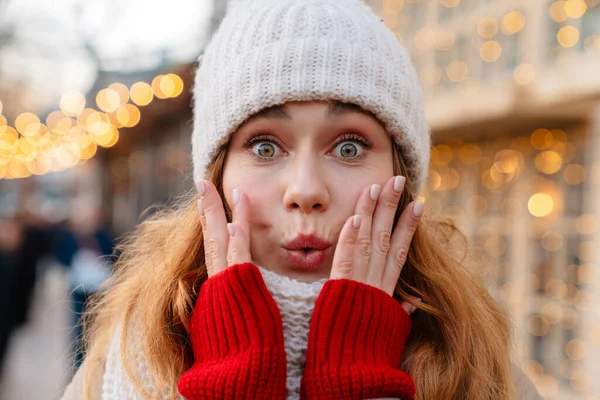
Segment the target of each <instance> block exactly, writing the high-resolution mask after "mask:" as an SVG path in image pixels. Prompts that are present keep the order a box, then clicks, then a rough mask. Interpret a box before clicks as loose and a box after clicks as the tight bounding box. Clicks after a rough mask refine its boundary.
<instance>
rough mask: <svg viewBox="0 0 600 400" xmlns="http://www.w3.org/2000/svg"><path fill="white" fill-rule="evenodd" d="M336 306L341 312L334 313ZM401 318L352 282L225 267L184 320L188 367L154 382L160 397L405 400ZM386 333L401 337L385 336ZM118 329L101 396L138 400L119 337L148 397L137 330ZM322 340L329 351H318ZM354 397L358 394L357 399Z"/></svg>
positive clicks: (377, 294)
mask: <svg viewBox="0 0 600 400" xmlns="http://www.w3.org/2000/svg"><path fill="white" fill-rule="evenodd" d="M322 289H323V290H322ZM352 299H354V300H352ZM342 303H344V304H347V306H346V307H341V308H340V305H341V304H342ZM380 303H381V304H380ZM394 304H395V305H396V306H397V307H396V306H394ZM340 310H341V311H340ZM353 310H356V311H359V313H358V314H356V313H354V312H353ZM372 312H373V316H371V313H372ZM387 312H393V313H396V314H397V315H396V316H394V315H388V314H387ZM402 313H404V311H403V310H402V309H401V307H400V306H399V304H398V303H397V302H396V301H395V300H394V299H393V298H392V297H390V296H389V295H387V294H386V293H384V292H382V291H381V290H379V289H375V288H372V287H369V286H367V285H364V284H361V283H358V282H352V281H347V280H334V281H327V280H326V279H322V280H320V281H317V282H313V283H304V282H300V281H297V280H294V279H290V278H288V277H285V276H281V275H279V274H277V273H275V272H272V271H269V270H267V269H265V268H262V267H258V268H257V267H256V266H255V265H254V264H250V263H246V264H239V265H236V266H233V267H230V268H228V269H227V270H226V271H224V272H221V273H220V274H218V275H216V276H214V277H212V278H210V279H209V280H208V281H206V282H205V283H204V284H203V286H202V288H201V291H200V294H199V296H198V300H197V303H196V307H195V310H194V314H193V316H192V320H191V321H190V325H191V326H190V339H191V341H192V347H193V349H194V357H195V362H194V365H193V366H192V368H191V369H190V370H189V371H187V372H186V373H185V374H184V375H183V376H182V377H181V379H180V380H179V384H178V388H173V387H170V386H169V385H167V384H165V385H161V386H160V392H159V396H158V398H160V399H165V400H166V399H169V400H170V399H173V398H176V399H184V398H187V399H191V400H196V399H217V398H218V399H269V400H271V399H286V400H297V399H307V400H312V399H319V400H329V399H331V400H333V399H340V398H344V399H359V398H360V399H361V400H362V399H368V398H373V397H369V396H367V395H369V394H371V393H373V394H378V395H377V396H374V397H377V398H382V397H395V398H402V399H405V398H410V397H400V395H399V394H398V393H409V392H410V387H411V386H410V384H411V383H412V380H411V378H410V377H408V376H407V375H405V374H404V373H402V371H397V370H395V369H394V367H395V366H396V367H397V365H396V364H398V360H399V359H400V356H401V351H402V349H403V346H404V342H403V340H406V336H407V335H408V331H406V332H405V333H403V332H402V331H403V330H404V329H410V325H407V322H406V321H404V319H403V316H402ZM313 314H314V318H317V321H318V322H316V321H315V320H314V318H313ZM404 314H405V313H404ZM398 318H400V320H402V321H404V324H400V323H398ZM407 318H408V317H407ZM387 320H389V321H390V322H389V323H385V321H387ZM408 321H410V318H408ZM409 323H410V322H408V324H409ZM315 324H319V329H317V328H316V325H315ZM321 328H322V329H321ZM390 329H392V330H393V331H394V334H396V333H397V334H398V336H397V337H396V336H394V337H393V338H392V337H391V336H390ZM380 330H381V332H380V333H378V332H379V331H380ZM309 332H310V333H309ZM121 333H122V330H121V327H119V328H118V329H117V330H116V331H115V334H114V336H113V339H112V341H111V344H110V348H109V353H108V358H107V363H106V367H105V373H104V376H103V380H102V396H101V399H102V400H123V399H127V400H142V399H144V397H143V396H141V395H140V394H139V393H138V392H137V391H136V389H135V387H134V385H133V383H132V382H131V381H130V379H129V378H128V375H127V373H126V372H125V369H124V366H123V363H122V361H121V344H122V340H123V339H124V340H126V341H127V342H128V344H129V346H132V348H133V351H131V352H130V354H132V355H133V359H132V360H131V367H132V371H131V372H132V373H134V374H135V375H136V377H139V378H140V382H141V383H142V384H143V390H144V391H145V392H146V393H148V394H149V395H151V396H154V395H155V394H156V393H157V392H156V385H155V384H154V383H153V382H152V381H151V380H150V372H149V368H148V365H147V361H146V358H145V355H144V353H143V352H142V351H135V349H139V348H140V339H141V338H140V333H139V332H138V331H134V332H132V333H131V334H130V335H128V336H127V337H126V338H122V337H121ZM309 337H310V339H309ZM396 340H399V341H402V343H396ZM363 341H364V342H365V346H361V343H362V342H363ZM357 343H358V344H357ZM366 343H368V345H366ZM324 344H327V346H331V349H330V350H329V351H324V350H323V345H324ZM341 346H346V347H345V348H342V347H341ZM388 346H389V347H388ZM367 347H368V348H367ZM371 347H372V348H371ZM336 349H337V350H336ZM373 350H374V351H373ZM398 351H400V353H399V354H398V355H389V354H387V355H384V354H383V352H394V353H395V352H398ZM341 354H345V355H346V357H347V359H345V361H347V362H349V361H351V360H355V361H356V362H357V364H356V365H355V366H351V367H350V369H353V370H352V371H350V372H348V371H349V370H348V367H349V366H348V364H347V363H342V364H340V363H339V362H338V359H339V356H340V355H341ZM307 355H308V357H310V360H311V361H308V362H307ZM365 368H366V369H369V368H372V371H371V370H366V369H365ZM336 369H339V373H337V372H336ZM384 375H385V376H384ZM400 377H401V378H402V379H404V381H401V379H400ZM402 382H404V383H406V384H407V385H408V388H409V389H408V392H407V389H404V388H403V386H402ZM361 386H363V387H364V389H360V387H361ZM177 390H178V391H179V392H180V393H181V395H182V396H184V397H181V396H179V395H178V394H177V393H176V391H177ZM357 390H358V391H357ZM301 391H302V392H303V393H302V395H301ZM173 393H175V395H173ZM358 393H361V394H365V397H356V396H357V395H358ZM379 394H380V395H379Z"/></svg>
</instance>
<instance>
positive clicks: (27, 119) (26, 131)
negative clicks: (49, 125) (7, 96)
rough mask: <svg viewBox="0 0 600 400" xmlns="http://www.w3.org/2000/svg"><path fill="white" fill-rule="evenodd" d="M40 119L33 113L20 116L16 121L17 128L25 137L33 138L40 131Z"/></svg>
mask: <svg viewBox="0 0 600 400" xmlns="http://www.w3.org/2000/svg"><path fill="white" fill-rule="evenodd" d="M40 124H41V123H40V119H39V118H38V116H37V115H35V114H33V113H22V114H19V116H18V117H17V119H16V120H15V128H17V131H18V132H19V133H20V134H21V135H23V136H33V135H35V134H36V133H37V132H38V131H39V130H40Z"/></svg>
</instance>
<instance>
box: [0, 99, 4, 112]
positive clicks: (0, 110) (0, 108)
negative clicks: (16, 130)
mask: <svg viewBox="0 0 600 400" xmlns="http://www.w3.org/2000/svg"><path fill="white" fill-rule="evenodd" d="M2 111H4V104H2V101H0V114H2Z"/></svg>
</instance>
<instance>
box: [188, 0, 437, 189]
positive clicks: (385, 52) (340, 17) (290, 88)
mask: <svg viewBox="0 0 600 400" xmlns="http://www.w3.org/2000/svg"><path fill="white" fill-rule="evenodd" d="M308 100H329V101H340V102H344V103H353V104H356V105H358V106H360V107H362V108H363V109H365V110H367V111H370V112H372V113H373V114H374V115H375V116H376V117H377V118H378V119H379V120H380V121H381V122H382V123H383V124H384V127H385V129H386V130H387V132H388V133H389V134H390V135H391V136H392V137H393V138H394V140H395V141H396V143H398V145H399V146H400V148H401V149H402V157H403V160H404V162H405V164H406V165H407V168H408V175H409V176H408V178H409V179H410V181H411V183H412V185H413V188H414V190H415V191H416V193H417V194H418V193H420V192H421V190H422V189H423V184H424V182H425V180H426V178H427V172H428V166H429V159H430V146H431V142H430V141H431V139H430V131H429V128H428V125H427V122H426V120H425V115H424V110H423V100H422V94H421V89H420V86H419V78H418V75H417V73H416V71H415V69H414V67H413V65H412V64H411V61H410V57H409V55H408V52H407V50H406V49H405V48H404V47H403V46H402V45H401V44H400V43H399V42H398V39H397V38H396V36H395V35H394V34H393V33H392V32H391V31H390V30H389V29H388V28H387V27H386V26H385V24H384V23H383V22H382V21H381V20H380V19H379V18H378V17H377V16H376V15H375V14H374V13H373V11H372V10H371V9H370V8H369V6H367V5H366V4H364V3H363V2H362V1H360V0H236V1H230V3H229V5H228V11H227V13H226V15H225V17H224V19H223V21H222V23H221V25H220V27H219V29H218V30H217V31H216V32H215V34H214V35H213V37H212V39H211V42H210V44H209V45H208V46H207V48H206V50H205V52H204V54H203V55H202V56H201V57H200V59H199V67H198V70H197V71H196V77H195V87H194V102H195V103H194V131H193V136H192V153H193V154H192V156H193V163H194V179H195V180H196V181H197V180H201V179H204V178H205V172H206V168H207V166H208V165H209V164H210V163H211V162H212V161H213V157H214V156H215V153H216V150H217V149H218V148H219V147H220V146H221V145H222V144H223V143H225V142H226V141H227V140H228V138H229V135H230V134H231V133H233V132H234V131H235V130H236V129H237V128H238V127H239V126H240V125H241V124H242V123H243V122H244V121H245V120H246V119H248V118H249V117H250V116H252V115H253V114H255V113H256V112H258V111H260V110H262V109H264V108H267V107H271V106H275V105H281V104H283V103H286V102H289V101H308Z"/></svg>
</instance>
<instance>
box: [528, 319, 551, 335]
mask: <svg viewBox="0 0 600 400" xmlns="http://www.w3.org/2000/svg"><path fill="white" fill-rule="evenodd" d="M527 329H528V330H529V333H531V334H532V335H533V336H544V335H545V334H547V333H548V331H549V330H550V324H549V322H548V320H547V319H546V317H544V316H543V315H534V316H533V317H531V318H529V321H528V324H527Z"/></svg>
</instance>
